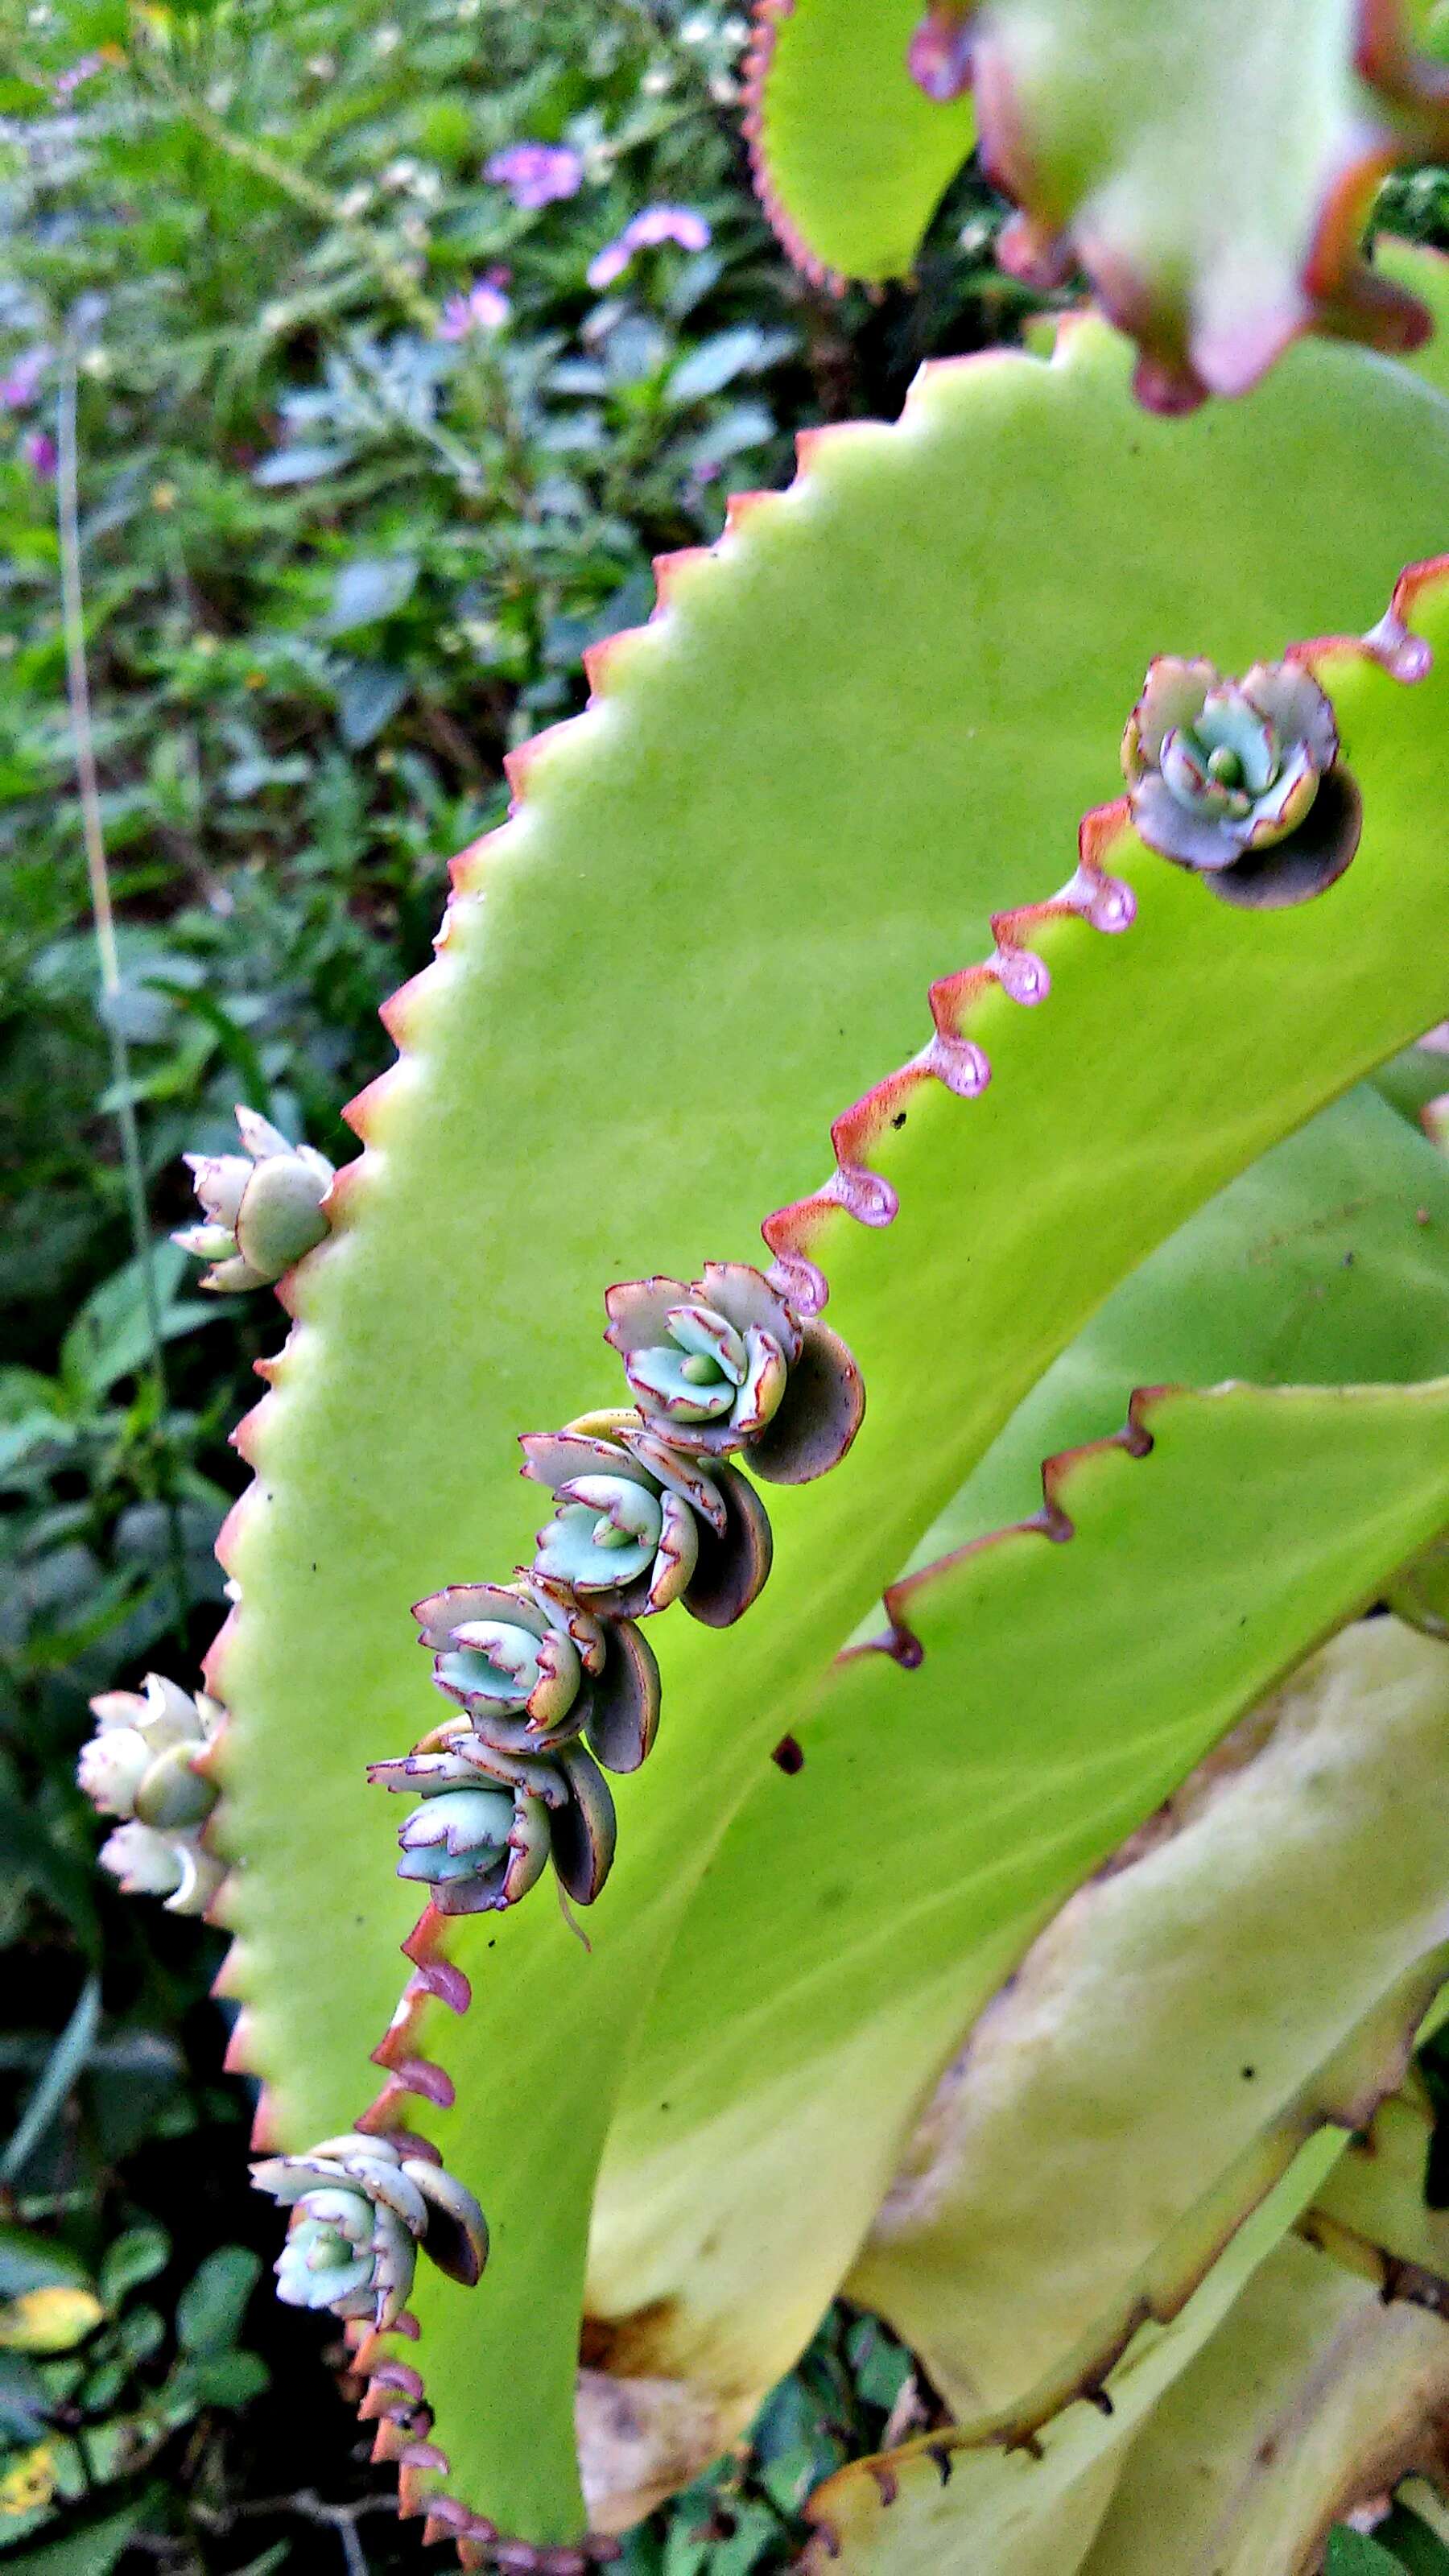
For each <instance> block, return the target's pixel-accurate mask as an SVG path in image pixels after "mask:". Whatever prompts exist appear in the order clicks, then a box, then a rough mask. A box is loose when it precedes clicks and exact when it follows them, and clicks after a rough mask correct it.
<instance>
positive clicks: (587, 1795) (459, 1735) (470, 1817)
mask: <svg viewBox="0 0 1449 2576" xmlns="http://www.w3.org/2000/svg"><path fill="white" fill-rule="evenodd" d="M367 1776H368V1778H369V1780H371V1781H372V1782H373V1783H374V1785H375V1786H377V1787H380V1788H384V1789H392V1790H397V1791H402V1792H405V1793H410V1794H411V1795H412V1796H414V1797H417V1798H421V1800H422V1801H423V1803H422V1805H421V1806H420V1807H418V1808H416V1809H415V1810H414V1812H413V1814H412V1815H410V1816H409V1817H408V1818H407V1820H406V1822H405V1823H404V1824H403V1825H402V1827H401V1828H400V1830H399V1833H398V1841H399V1843H400V1844H401V1846H402V1854H403V1857H402V1860H401V1861H400V1863H399V1864H398V1876H399V1878H407V1879H416V1880H418V1881H419V1882H420V1883H421V1884H422V1885H423V1886H425V1887H427V1888H428V1889H429V1891H430V1892H431V1895H432V1899H433V1903H434V1904H435V1905H436V1906H437V1908H438V1911H439V1912H440V1913H442V1914H492V1913H502V1912H503V1911H504V1910H505V1909H506V1908H507V1907H508V1906H510V1905H516V1904H517V1903H518V1900H519V1898H520V1897H522V1896H526V1895H527V1894H528V1891H529V1889H530V1888H531V1887H533V1886H534V1885H535V1884H536V1883H537V1881H538V1880H539V1879H540V1878H541V1877H542V1875H543V1871H544V1865H545V1863H546V1862H547V1861H549V1860H551V1861H552V1862H553V1865H554V1868H555V1870H556V1871H557V1873H558V1878H559V1883H560V1885H561V1886H562V1888H563V1890H564V1892H565V1894H566V1895H568V1896H571V1897H572V1898H573V1899H574V1901H575V1903H576V1904H579V1905H592V1903H593V1901H594V1899H595V1897H596V1896H597V1895H598V1893H599V1890H600V1888H601V1887H602V1886H603V1884H604V1881H605V1879H606V1878H607V1877H608V1874H609V1871H610V1868H611V1867H612V1864H613V1858H614V1842H615V1820H614V1802H613V1799H612V1798H611V1797H610V1795H609V1784H608V1782H607V1781H606V1780H605V1778H604V1775H603V1773H602V1771H601V1770H600V1769H599V1766H598V1764H597V1763H596V1762H595V1761H594V1759H593V1757H592V1755H591V1754H589V1753H588V1752H586V1751H585V1749H584V1747H583V1745H582V1744H579V1743H574V1744H559V1745H556V1747H555V1749H554V1751H553V1752H552V1753H551V1754H550V1755H548V1756H547V1757H544V1756H543V1755H541V1754H522V1753H510V1752H507V1751H504V1750H502V1749H501V1748H500V1747H498V1746H497V1745H493V1744H489V1743H488V1742H487V1741H486V1740H485V1739H484V1738H483V1737H482V1736H480V1735H478V1734H476V1733H475V1732H474V1730H473V1728H472V1727H471V1726H470V1725H469V1724H468V1722H467V1720H466V1719H464V1718H454V1719H452V1720H451V1721H450V1722H449V1723H448V1724H447V1725H444V1726H439V1727H435V1728H434V1729H433V1730H432V1732H431V1734H428V1735H425V1736H424V1737H423V1738H422V1740H421V1742H420V1743H418V1744H416V1745H415V1746H414V1747H413V1750H412V1752H411V1753H408V1754H404V1755H403V1756H402V1758H401V1759H400V1760H397V1761H392V1762H373V1763H370V1764H369V1766H368V1774H367Z"/></svg>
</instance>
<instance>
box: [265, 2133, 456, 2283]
mask: <svg viewBox="0 0 1449 2576" xmlns="http://www.w3.org/2000/svg"><path fill="white" fill-rule="evenodd" d="M408 2143H409V2145H410V2146H412V2148H413V2152H412V2153H411V2154H410V2155H404V2154H402V2153H401V2151H400V2149H399V2148H398V2146H397V2145H396V2144H395V2143H394V2142H393V2140H391V2139H390V2138H368V2137H362V2136H360V2135H357V2134H355V2133H354V2134H351V2135H349V2136H347V2137H343V2138H325V2139H324V2140H323V2142H322V2144H321V2145H320V2146H317V2147H312V2148H310V2149H309V2150H308V2152H307V2154H306V2155H302V2156H271V2157H268V2158H267V2159H266V2160H265V2161H264V2162H263V2163H261V2164H257V2165H253V2167H252V2180H253V2182H254V2183H255V2185H256V2187H257V2189H258V2191H266V2192H270V2193H271V2195H272V2198H273V2199H274V2200H277V2201H280V2202H281V2203H282V2204H283V2206H284V2207H290V2209H291V2212H292V2215H291V2219H290V2220H289V2222H288V2229H287V2242H286V2244H285V2245H284V2246H283V2248H282V2251H281V2253H280V2254H279V2255H278V2257H277V2260H276V2263H275V2265H274V2266H273V2268H274V2270H275V2272H276V2275H277V2296H278V2298H279V2299H282V2300H283V2301H285V2303H286V2305H287V2306H288V2307H292V2308H330V2309H331V2311H332V2313H333V2315H334V2316H337V2317H370V2318H371V2320H372V2323H373V2325H374V2326H375V2327H376V2328H377V2329H378V2330H379V2331H380V2332H383V2331H386V2329H387V2328H388V2327H389V2326H395V2325H396V2324H397V2322H398V2319H399V2318H400V2317H401V2315H402V2313H403V2310H404V2309H405V2307H406V2306H407V2296H408V2291H409V2290H410V2289H411V2287H412V2280H413V2273H414V2271H415V2269H416V2267H417V2249H418V2247H419V2245H421V2246H422V2247H423V2250H424V2252H425V2253H427V2254H428V2255H430V2256H431V2258H432V2260H433V2261H434V2262H435V2263H436V2264H437V2265H438V2266H439V2268H440V2270H442V2271H444V2272H447V2273H448V2274H449V2275H450V2277H451V2278H452V2279H453V2280H455V2281H462V2282H463V2283H464V2284H465V2285H466V2286H468V2287H470V2288H471V2286H472V2284H473V2283H474V2282H475V2281H476V2280H478V2278H479V2277H480V2275H481V2273H482V2270H483V2266H484V2264H485V2263H486V2262H487V2260H488V2230H487V2227H486V2226H485V2224H484V2220H483V2212H482V2210H481V2209H480V2208H479V2206H478V2203H477V2202H476V2200H475V2199H474V2198H473V2195H472V2193H471V2192H470V2191H465V2190H464V2188H463V2185H462V2184H461V2183H460V2182H456V2181H455V2180H454V2178H453V2176H452V2175H451V2174H448V2173H445V2172H444V2171H443V2169H442V2164H441V2161H440V2159H439V2157H438V2154H437V2150H436V2148H433V2147H430V2146H428V2145H427V2144H426V2143H425V2142H424V2141H423V2140H421V2139H418V2140H410V2141H409V2142H408Z"/></svg>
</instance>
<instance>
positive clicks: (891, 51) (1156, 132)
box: [748, 0, 1444, 407]
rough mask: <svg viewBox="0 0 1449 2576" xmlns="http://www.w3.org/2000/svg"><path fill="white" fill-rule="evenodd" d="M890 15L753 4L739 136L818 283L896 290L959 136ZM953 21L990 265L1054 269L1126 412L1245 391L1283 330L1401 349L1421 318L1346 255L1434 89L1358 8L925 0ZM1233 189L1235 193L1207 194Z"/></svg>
mask: <svg viewBox="0 0 1449 2576" xmlns="http://www.w3.org/2000/svg"><path fill="white" fill-rule="evenodd" d="M922 15H923V12H922V11H920V10H917V9H916V8H915V7H913V6H912V5H911V0H869V5H867V6H861V5H859V0H790V5H789V6H784V5H782V0H765V6H764V7H763V8H762V10H761V11H760V13H759V31H758V34H757V38H756V45H755V50H754V55H753V58H752V66H751V81H750V108H749V119H748V131H749V133H750V136H751V142H752V148H753V151H754V155H755V164H756V175H757V182H758V185H759V188H760V193H761V196H762V198H763V200H764V203H765V206H766V208H767V210H768V212H769V214H770V216H771V219H772V221H773V222H774V223H775V225H776V228H777V230H778V231H779V233H780V235H781V238H782V239H783V240H784V242H785V244H786V247H787V248H788V249H789V250H790V251H791V252H792V254H793V255H794V256H795V257H796V258H798V259H799V260H800V261H801V264H802V265H803V266H805V267H806V268H807V269H808V270H809V271H810V272H811V273H812V274H814V275H816V276H817V277H819V276H822V275H831V274H844V275H847V276H857V277H864V278H882V277H892V276H899V275H901V274H902V273H903V272H904V271H905V270H907V269H908V268H909V266H910V263H911V260H912V258H913V257H914V254H915V251H916V249H917V247H918V245H919V242H920V239H921V236H922V234H923V232H924V230H925V227H926V224H927V222H928V221H929V219H930V216H931V213H932V211H933V210H934V207H935V205H936V202H937V199H938V198H939V196H940V194H941V191H942V189H943V187H944V186H945V184H946V181H947V179H948V177H949V176H950V174H951V171H952V169H953V168H954V167H956V166H959V163H960V162H961V161H962V160H964V158H965V156H966V153H967V151H968V150H969V148H970V143H971V140H972V135H973V121H972V118H971V109H970V102H969V101H967V100H966V99H964V98H962V97H961V96H959V95H958V96H956V97H955V98H954V99H950V100H949V101H942V102H940V103H936V102H933V101H931V100H929V99H927V98H926V97H925V96H924V95H923V93H922V92H921V91H920V90H918V89H917V88H916V85H915V83H914V81H913V80H912V78H911V75H910V72H909V71H908V69H907V63H906V55H907V48H908V46H909V43H910V40H911V36H912V32H913V29H914V28H915V27H916V26H917V24H918V23H919V21H920V18H921V16H922ZM931 15H932V17H933V19H934V20H935V21H936V23H937V24H938V25H939V27H940V29H941V32H942V34H943V36H944V35H946V33H947V30H948V28H949V26H950V25H951V24H952V23H954V24H955V25H956V26H957V27H959V28H961V29H963V30H965V29H966V23H967V22H968V21H969V60H970V71H971V76H972V79H973V81H974V86H975V124H976V126H977V127H979V133H980V142H981V149H982V155H983V158H984V160H985V162H986V165H987V167H988V169H989V170H990V172H991V175H992V177H993V178H994V179H996V180H997V182H998V183H999V184H1000V185H1001V186H1002V187H1004V188H1006V189H1007V190H1009V192H1010V193H1011V194H1012V195H1013V196H1014V197H1015V198H1016V200H1017V202H1018V204H1019V205H1020V206H1021V207H1022V208H1023V209H1024V213H1023V215H1022V217H1021V218H1020V219H1019V220H1018V221H1017V223H1016V224H1015V225H1014V226H1013V227H1012V228H1011V230H1010V232H1009V233H1008V235H1007V236H1006V237H1005V238H1004V241H1003V255H1004V256H1005V257H1006V258H1007V259H1008V260H1009V261H1010V263H1011V265H1012V266H1014V267H1016V268H1018V269H1019V270H1021V271H1023V272H1024V273H1025V274H1027V275H1029V276H1035V277H1038V278H1040V279H1041V280H1042V281H1043V282H1044V283H1052V282H1060V280H1061V278H1062V277H1063V276H1064V275H1066V274H1067V273H1069V271H1070V269H1071V267H1072V265H1073V264H1074V263H1076V264H1078V265H1080V266H1081V267H1083V268H1084V269H1085V270H1086V271H1087V273H1088V275H1089V276H1090V278H1091V280H1092V283H1093V285H1094V287H1095V288H1096V290H1097V293H1098V295H1099V296H1100V298H1101V300H1102V302H1103V304H1104V306H1105V307H1106V309H1107V310H1108V311H1109V312H1110V313H1111V314H1112V316H1113V318H1114V319H1115V320H1116V321H1117V322H1119V323H1120V324H1121V326H1122V327H1123V328H1124V329H1126V330H1130V331H1131V332H1132V333H1133V334H1134V336H1135V337H1136V338H1137V339H1138V341H1139V343H1140V346H1141V351H1142V359H1141V367H1140V371H1139V382H1140V386H1141V390H1142V391H1143V393H1144V395H1145V396H1146V397H1147V398H1148V399H1150V400H1152V401H1154V402H1156V403H1159V404H1163V405H1165V406H1169V407H1180V406H1181V405H1182V404H1184V403H1190V402H1192V401H1194V400H1197V399H1199V398H1200V397H1201V395H1202V394H1203V393H1204V392H1211V393H1221V394H1236V393H1241V392H1242V391H1243V390H1244V388H1245V387H1246V386H1248V385H1251V384H1253V383H1255V382H1256V380H1257V379H1258V377H1259V376H1260V375H1261V374H1262V372H1263V370H1264V369H1265V368H1266V367H1267V366H1269V365H1270V364H1271V363H1272V361H1273V360H1274V359H1275V358H1276V357H1278V355H1279V354H1280V352H1281V351H1282V349H1283V348H1284V347H1285V346H1286V345H1287V343H1288V342H1289V341H1290V340H1291V339H1292V338H1293V337H1294V336H1295V335H1296V334H1297V333H1298V332H1300V331H1303V330H1307V329H1321V330H1327V331H1331V332H1334V333H1339V334H1344V333H1346V334H1349V335H1351V336H1354V337H1358V338H1366V339H1370V340H1372V341H1374V342H1375V344H1376V345H1379V346H1394V347H1400V346H1411V345H1412V344H1413V340H1414V338H1415V336H1416V334H1417V331H1418V330H1419V329H1420V328H1422V318H1423V317H1422V314H1421V313H1420V312H1419V309H1418V308H1417V307H1416V306H1415V305H1414V304H1413V302H1412V301H1411V300H1410V299H1408V298H1406V297H1405V296H1404V295H1403V293H1402V291H1401V290H1399V289H1397V288H1396V287H1395V286H1394V285H1393V284H1392V283H1391V282H1390V280H1389V279H1387V278H1386V277H1384V276H1382V275H1375V274H1374V273H1372V272H1370V271H1369V270H1367V269H1366V268H1365V267H1364V265H1363V263H1362V262H1361V260H1360V259H1359V256H1358V235H1359V231H1360V229H1361V225H1362V221H1363V217H1364V215H1365V213H1366V210H1367V206H1368V203H1369V200H1370V198H1371V196H1372V193H1373V190H1374V187H1375V185H1376V183H1377V181H1378V179H1379V177H1380V176H1381V174H1382V172H1383V170H1384V169H1385V168H1386V167H1387V166H1388V165H1389V164H1390V163H1392V162H1393V161H1394V160H1396V159H1404V158H1408V157H1413V156H1415V155H1417V156H1420V157H1423V156H1424V155H1425V154H1426V153H1427V152H1428V151H1429V149H1431V148H1432V146H1433V145H1434V143H1435V141H1436V139H1437V140H1442V134H1443V128H1444V107H1443V103H1442V76H1441V75H1440V74H1439V73H1438V72H1437V71H1436V70H1435V69H1434V68H1433V67H1431V66H1429V65H1427V64H1425V63H1421V62H1420V61H1419V60H1418V58H1417V57H1416V56H1415V53H1414V51H1413V47H1412V44H1411V42H1410V38H1409V33H1408V29H1407V27H1406V25H1405V23H1404V21H1403V20H1402V18H1401V17H1400V14H1399V12H1398V11H1397V10H1396V9H1395V8H1394V7H1393V6H1385V5H1376V6H1374V7H1372V8H1364V9H1362V10H1360V9H1359V8H1358V7H1356V6H1355V5H1354V0H1217V5H1216V6H1215V7H1214V9H1213V11H1212V13H1211V16H1210V17H1209V18H1208V19H1207V20H1206V21H1204V19H1203V16H1202V13H1201V11H1200V10H1199V9H1198V8H1196V7H1195V6H1190V5H1188V0H1157V5H1155V6H1154V7H1152V8H1150V9H1144V8H1142V7H1141V6H1139V5H1138V0H1071V5H1070V6H1068V5H1066V0H981V5H979V6H976V7H971V6H969V5H962V6H957V5H955V0H942V5H938V6H937V7H936V8H935V9H934V10H933V11H932V13H931ZM1229 169H1231V171H1232V186H1231V188H1230V189H1225V187H1224V173H1225V171H1227V170H1229Z"/></svg>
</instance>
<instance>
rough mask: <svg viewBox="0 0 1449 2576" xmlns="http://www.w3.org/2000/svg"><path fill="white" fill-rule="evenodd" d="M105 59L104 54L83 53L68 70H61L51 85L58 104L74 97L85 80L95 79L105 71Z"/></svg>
mask: <svg viewBox="0 0 1449 2576" xmlns="http://www.w3.org/2000/svg"><path fill="white" fill-rule="evenodd" d="M105 60H106V58H105V56H104V54H81V55H80V56H79V57H78V58H77V60H76V61H75V62H73V63H72V64H71V65H70V68H69V70H68V71H63V72H60V73H59V74H58V75H57V77H56V79H55V80H54V82H53V83H52V85H51V97H52V98H53V99H54V100H55V102H56V104H57V106H59V105H60V104H61V103H62V102H63V101H64V100H65V99H68V98H70V97H72V96H73V95H74V93H75V91H76V90H78V89H79V88H80V86H81V83H82V82H83V81H88V80H94V79H95V76H96V74H97V72H99V71H104V69H105Z"/></svg>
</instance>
